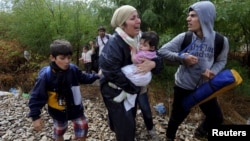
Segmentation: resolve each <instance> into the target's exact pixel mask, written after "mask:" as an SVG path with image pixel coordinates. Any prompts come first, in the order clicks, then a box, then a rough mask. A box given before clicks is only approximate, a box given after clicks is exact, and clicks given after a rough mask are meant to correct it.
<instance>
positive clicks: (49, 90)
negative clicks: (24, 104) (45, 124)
mask: <svg viewBox="0 0 250 141" xmlns="http://www.w3.org/2000/svg"><path fill="white" fill-rule="evenodd" d="M60 75H61V76H62V77H63V78H64V83H62V82H61V81H62V80H58V77H57V76H60ZM97 79H99V76H98V75H97V74H85V73H82V71H81V70H80V69H79V68H78V67H77V66H76V65H74V64H70V67H69V69H68V70H66V71H63V72H55V71H54V69H53V70H52V69H51V66H46V67H44V68H42V69H41V70H40V72H39V74H38V77H37V80H36V83H35V86H34V88H33V90H32V92H31V97H30V100H29V108H30V112H29V115H28V116H29V117H31V118H32V120H36V119H38V118H40V114H41V109H42V108H43V107H44V106H45V104H48V112H49V114H50V116H51V117H52V118H53V119H56V120H59V121H65V120H71V119H75V118H78V117H81V116H82V115H83V111H84V109H83V104H82V101H81V100H82V99H81V92H80V84H91V83H93V82H94V81H95V80H97ZM58 82H59V83H58ZM58 88H59V89H58ZM58 93H61V95H67V96H65V97H67V99H66V100H65V101H66V104H65V105H67V106H59V105H58V95H59V94H58ZM66 107H67V108H66Z"/></svg>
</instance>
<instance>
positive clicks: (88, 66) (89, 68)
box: [84, 62, 92, 73]
mask: <svg viewBox="0 0 250 141" xmlns="http://www.w3.org/2000/svg"><path fill="white" fill-rule="evenodd" d="M84 69H85V71H86V73H92V63H91V62H88V63H85V64H84Z"/></svg>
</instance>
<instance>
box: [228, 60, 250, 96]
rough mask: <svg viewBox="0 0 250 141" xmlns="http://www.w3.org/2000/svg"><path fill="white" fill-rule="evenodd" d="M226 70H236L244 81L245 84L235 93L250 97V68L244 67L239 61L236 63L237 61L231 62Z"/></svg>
mask: <svg viewBox="0 0 250 141" xmlns="http://www.w3.org/2000/svg"><path fill="white" fill-rule="evenodd" d="M225 68H228V69H235V70H236V71H237V72H238V73H239V74H240V76H241V77H242V79H243V83H242V84H241V85H239V86H238V87H237V88H236V89H235V93H239V94H243V95H248V96H250V94H249V89H250V85H249V84H250V79H249V78H250V71H249V68H247V67H245V66H242V65H241V64H240V63H239V61H236V60H229V61H228V63H227V65H226V67H225Z"/></svg>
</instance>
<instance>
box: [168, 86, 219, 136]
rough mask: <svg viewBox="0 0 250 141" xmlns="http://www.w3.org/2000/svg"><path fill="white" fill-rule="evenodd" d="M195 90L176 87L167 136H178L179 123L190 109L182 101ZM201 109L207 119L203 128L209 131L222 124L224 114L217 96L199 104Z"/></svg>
mask: <svg viewBox="0 0 250 141" xmlns="http://www.w3.org/2000/svg"><path fill="white" fill-rule="evenodd" d="M192 92H193V91H190V90H185V89H182V88H180V87H178V86H175V87H174V101H173V105H172V106H173V109H172V111H171V116H170V119H169V122H168V128H167V132H166V136H167V137H168V138H171V139H174V138H175V136H176V132H177V129H178V127H179V125H180V124H181V123H182V122H183V121H184V120H185V118H186V117H187V116H188V114H189V113H190V111H186V110H184V108H183V106H182V101H183V99H184V98H185V97H187V96H188V95H189V94H191V93H192ZM199 107H200V109H201V111H202V112H203V113H204V114H205V116H206V117H205V119H204V121H203V123H202V126H203V127H202V128H203V129H204V130H206V131H207V132H208V130H209V129H210V128H212V127H214V126H217V125H220V124H222V122H223V115H222V112H221V109H220V107H219V104H218V102H217V98H213V99H211V100H209V101H207V102H205V103H203V104H201V105H199Z"/></svg>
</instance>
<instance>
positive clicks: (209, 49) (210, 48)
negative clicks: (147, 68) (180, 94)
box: [158, 1, 229, 90]
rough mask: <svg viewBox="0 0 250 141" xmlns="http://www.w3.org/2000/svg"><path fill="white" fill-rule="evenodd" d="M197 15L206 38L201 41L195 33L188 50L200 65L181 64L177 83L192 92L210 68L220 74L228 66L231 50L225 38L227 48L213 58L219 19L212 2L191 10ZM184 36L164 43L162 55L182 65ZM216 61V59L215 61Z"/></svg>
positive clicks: (202, 81)
mask: <svg viewBox="0 0 250 141" xmlns="http://www.w3.org/2000/svg"><path fill="white" fill-rule="evenodd" d="M190 8H192V9H193V10H194V11H195V12H196V13H197V15H198V17H199V21H200V25H201V29H202V32H203V38H202V39H200V38H198V37H197V36H196V34H195V33H193V37H192V43H193V44H192V43H191V44H192V46H191V47H190V48H188V52H189V54H192V55H194V56H196V57H198V60H199V61H198V63H197V64H195V65H192V66H187V65H185V64H181V65H180V66H179V67H178V70H177V72H176V73H175V84H176V85H177V86H179V87H181V88H183V89H187V90H193V89H195V87H196V86H199V85H200V84H202V83H204V82H205V80H203V78H202V77H201V74H202V73H203V72H204V71H205V70H206V69H210V70H211V71H212V72H214V73H215V74H217V73H218V72H220V71H221V70H222V69H223V68H224V67H225V65H226V63H227V54H228V50H229V43H228V39H227V38H226V37H224V45H223V49H222V51H221V53H220V54H219V55H218V57H217V58H214V40H215V31H214V30H213V27H214V20H215V17H216V11H215V6H214V5H213V3H211V2H210V1H200V2H196V3H194V4H193V5H191V6H190V7H189V9H190ZM184 36H185V33H180V34H179V35H177V36H176V37H174V38H173V39H172V40H171V41H169V42H168V43H166V44H164V45H163V46H162V47H161V48H160V49H159V50H158V52H159V55H160V56H162V57H164V58H166V59H168V60H170V61H178V62H180V63H183V59H184V55H183V53H182V52H181V44H182V42H183V40H184ZM214 59H216V60H214Z"/></svg>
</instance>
